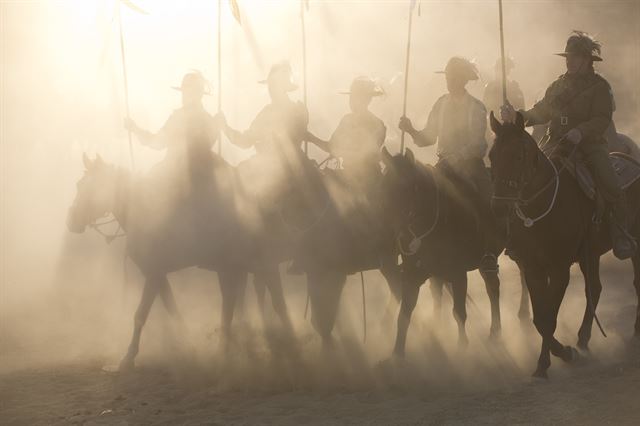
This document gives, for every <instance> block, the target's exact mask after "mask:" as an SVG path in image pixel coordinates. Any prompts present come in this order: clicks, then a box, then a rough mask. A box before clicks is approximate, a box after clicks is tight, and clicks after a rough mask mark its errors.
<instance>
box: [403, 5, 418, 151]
mask: <svg viewBox="0 0 640 426" xmlns="http://www.w3.org/2000/svg"><path fill="white" fill-rule="evenodd" d="M415 6H416V0H411V1H410V2H409V29H408V31H407V54H406V61H405V64H404V99H403V101H402V116H403V117H404V116H406V115H407V92H408V90H409V63H410V59H411V24H412V22H413V9H414V8H415ZM403 152H404V130H403V131H402V133H401V134H400V153H403Z"/></svg>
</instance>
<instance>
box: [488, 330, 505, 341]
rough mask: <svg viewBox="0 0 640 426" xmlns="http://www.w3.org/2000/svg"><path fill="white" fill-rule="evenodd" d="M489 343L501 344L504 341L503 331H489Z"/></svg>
mask: <svg viewBox="0 0 640 426" xmlns="http://www.w3.org/2000/svg"><path fill="white" fill-rule="evenodd" d="M489 341H490V342H492V343H499V342H500V341H502V330H501V329H499V328H492V329H491V330H489Z"/></svg>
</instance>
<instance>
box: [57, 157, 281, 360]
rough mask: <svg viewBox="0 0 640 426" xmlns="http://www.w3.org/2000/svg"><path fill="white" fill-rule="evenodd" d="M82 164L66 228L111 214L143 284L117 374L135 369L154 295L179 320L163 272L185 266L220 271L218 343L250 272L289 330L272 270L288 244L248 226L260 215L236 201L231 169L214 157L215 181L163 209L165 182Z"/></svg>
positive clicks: (211, 178) (268, 231) (74, 229)
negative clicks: (129, 336) (267, 292)
mask: <svg viewBox="0 0 640 426" xmlns="http://www.w3.org/2000/svg"><path fill="white" fill-rule="evenodd" d="M212 155H213V154H212ZM84 164H85V168H86V170H85V173H84V176H83V177H82V178H81V179H80V181H79V182H78V184H77V194H76V197H75V200H74V202H73V205H72V206H71V208H70V209H69V214H68V219H67V225H68V227H69V230H71V231H72V232H77V233H79V232H83V231H84V230H85V229H86V227H87V226H91V225H95V224H96V222H97V221H98V220H100V219H101V218H103V217H105V215H107V214H113V216H114V217H115V219H116V220H117V222H118V223H119V225H120V227H121V228H122V229H123V230H124V231H125V232H126V235H127V253H128V256H129V257H130V258H131V260H132V261H133V262H134V263H135V264H136V265H137V266H138V267H139V269H140V271H141V272H142V274H143V275H144V276H145V280H146V281H145V285H144V290H143V293H142V298H141V300H140V304H139V306H138V309H137V310H136V313H135V317H134V329H133V337H132V339H131V343H130V345H129V348H128V351H127V354H126V355H125V357H124V358H123V360H122V361H121V363H120V368H121V370H126V369H130V368H132V367H133V365H134V360H135V357H136V355H137V353H138V350H139V345H140V336H141V333H142V328H143V326H144V323H145V322H146V319H147V317H148V314H149V310H150V309H151V306H152V304H153V302H154V300H155V298H156V296H160V298H161V299H162V301H163V303H164V306H165V307H166V309H167V310H168V312H169V314H170V315H172V316H173V317H176V318H178V317H179V315H178V310H177V306H176V303H175V299H174V297H173V293H172V291H171V287H170V284H169V281H168V280H167V274H168V273H169V272H173V271H178V270H181V269H184V268H188V267H193V266H195V267H201V268H204V269H209V270H215V271H217V272H218V277H219V281H220V289H221V293H222V330H223V337H225V338H226V337H228V336H229V334H230V329H231V321H232V318H233V311H234V307H235V302H236V297H237V291H238V289H241V288H244V283H245V282H246V278H247V272H253V273H254V274H255V275H256V280H259V281H260V282H261V283H264V284H265V285H266V286H267V288H268V289H269V291H270V293H271V298H272V303H273V306H274V309H275V311H276V312H277V314H278V315H279V317H280V319H281V321H282V322H283V324H284V327H285V328H286V330H287V331H288V332H292V326H291V322H290V319H289V315H288V313H287V307H286V304H285V300H284V296H283V293H282V287H281V283H280V275H279V272H278V269H277V265H278V264H279V263H280V262H281V261H282V260H284V259H285V258H287V257H288V256H289V255H288V254H287V253H286V246H287V242H286V241H285V239H278V238H276V237H274V234H273V232H274V230H273V227H272V228H265V227H264V226H257V225H261V224H259V223H258V224H257V225H256V222H255V221H254V222H253V223H254V226H247V221H249V219H251V216H253V218H254V219H255V217H257V216H258V214H252V210H251V206H252V205H253V204H254V203H252V202H251V200H246V199H244V198H243V197H240V196H238V194H241V193H242V191H238V190H237V189H236V186H237V179H236V176H235V172H234V170H233V168H231V166H229V165H228V164H227V163H225V162H224V161H223V160H222V159H220V158H217V157H213V162H212V163H208V164H209V165H210V166H211V167H210V169H211V170H213V172H212V173H213V176H209V177H207V178H206V179H204V181H205V182H206V183H207V184H206V185H202V184H201V185H199V186H198V185H195V184H194V185H195V186H192V185H189V186H190V187H189V190H188V191H186V192H187V195H186V196H183V197H182V198H179V199H178V202H175V200H170V201H169V202H168V203H167V193H168V192H171V191H170V190H169V189H168V187H169V186H171V185H170V182H169V181H166V180H162V179H157V178H156V179H154V178H142V179H134V178H133V177H132V176H131V174H130V172H128V171H126V170H123V169H118V168H116V167H114V166H111V165H108V164H106V163H105V162H104V161H102V159H101V158H100V157H98V158H97V159H96V160H94V161H91V160H89V159H88V158H86V156H85V157H84ZM171 177H175V176H174V175H171ZM196 181H197V180H196ZM201 183H202V182H201ZM211 183H213V184H211ZM163 185H164V186H163ZM183 195H184V194H183ZM276 232H277V231H276Z"/></svg>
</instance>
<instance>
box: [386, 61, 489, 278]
mask: <svg viewBox="0 0 640 426" xmlns="http://www.w3.org/2000/svg"><path fill="white" fill-rule="evenodd" d="M439 73H443V74H445V77H446V79H447V89H448V92H449V93H447V94H445V95H443V96H442V97H440V99H438V100H437V101H436V103H435V104H434V106H433V108H432V110H431V113H430V114H429V118H428V120H427V125H426V127H425V128H424V129H423V130H416V129H415V128H414V127H413V124H412V123H411V120H409V119H408V118H407V117H402V118H401V119H400V125H399V127H400V129H401V130H403V131H405V132H407V133H409V134H410V135H411V137H412V138H413V141H414V142H415V144H416V145H418V146H421V147H422V146H431V145H434V144H436V143H437V145H438V157H439V159H438V163H437V164H436V167H438V168H440V169H444V170H449V171H452V172H454V173H455V174H456V175H457V176H458V177H459V178H461V179H462V180H463V181H464V183H465V184H466V185H467V186H469V187H471V188H473V192H474V198H478V199H477V200H474V204H475V207H476V208H477V209H478V211H479V215H480V216H481V220H482V222H483V224H484V225H485V226H488V224H493V222H494V219H493V216H492V214H491V212H490V207H489V206H490V199H491V192H492V190H491V178H490V176H489V173H488V172H487V169H486V167H485V165H484V161H483V157H484V155H485V152H486V150H487V141H486V139H485V133H486V129H487V112H486V109H485V107H484V105H483V104H482V102H481V101H480V100H478V99H476V98H474V97H473V96H471V95H470V94H469V93H468V92H467V90H466V85H467V83H468V82H469V81H475V80H478V78H479V76H478V71H477V69H476V67H475V65H474V64H473V63H471V62H470V61H469V60H467V59H465V58H461V57H457V56H456V57H453V58H451V59H450V60H449V62H448V63H447V66H446V68H445V70H444V71H440V72H439ZM490 234H491V235H490ZM492 234H493V232H489V231H487V232H486V235H485V241H486V246H485V254H484V256H483V257H482V260H481V262H480V270H481V271H482V272H496V271H497V270H498V263H497V256H498V254H499V253H498V249H497V241H494V240H496V237H495V236H493V235H492Z"/></svg>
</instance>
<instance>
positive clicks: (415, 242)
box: [396, 172, 440, 256]
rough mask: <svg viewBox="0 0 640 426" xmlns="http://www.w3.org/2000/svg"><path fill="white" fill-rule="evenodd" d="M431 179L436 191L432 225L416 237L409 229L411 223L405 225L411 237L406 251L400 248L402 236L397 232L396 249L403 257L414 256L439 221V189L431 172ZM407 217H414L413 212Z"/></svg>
mask: <svg viewBox="0 0 640 426" xmlns="http://www.w3.org/2000/svg"><path fill="white" fill-rule="evenodd" d="M431 177H432V179H433V185H434V187H435V190H436V213H435V217H434V219H433V223H432V224H431V226H430V227H429V229H427V230H426V231H425V232H423V233H422V234H420V235H419V236H417V235H416V234H415V232H413V230H412V229H411V223H409V224H407V231H409V233H410V234H411V237H412V239H411V242H410V243H409V248H408V250H405V249H404V247H403V246H402V241H401V238H400V237H401V236H402V234H403V233H402V231H400V232H398V235H397V236H396V241H397V243H398V249H399V250H400V253H402V254H403V255H405V256H413V255H414V254H416V253H417V252H418V250H419V249H420V247H421V246H422V240H423V239H425V238H426V237H428V236H429V235H431V234H432V233H433V231H434V230H435V229H436V227H437V226H438V223H439V221H440V188H439V187H438V181H437V179H436V177H435V175H434V174H433V172H432V174H431ZM409 216H414V217H415V214H414V213H413V212H410V213H409Z"/></svg>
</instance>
